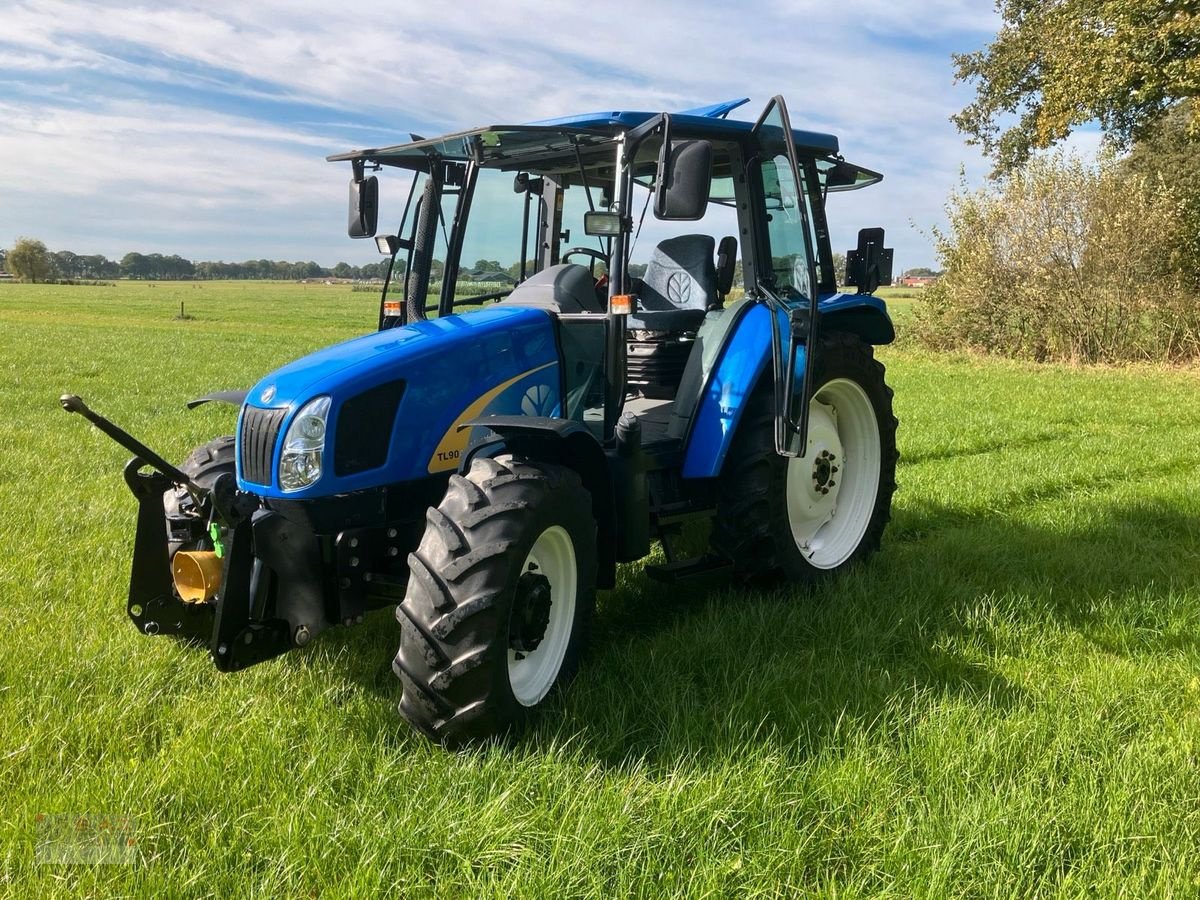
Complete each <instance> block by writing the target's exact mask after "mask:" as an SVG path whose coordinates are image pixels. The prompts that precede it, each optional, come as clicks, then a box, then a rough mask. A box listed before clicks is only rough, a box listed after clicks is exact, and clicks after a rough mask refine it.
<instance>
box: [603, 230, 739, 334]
mask: <svg viewBox="0 0 1200 900" xmlns="http://www.w3.org/2000/svg"><path fill="white" fill-rule="evenodd" d="M715 247H716V241H714V240H713V239H712V237H711V236H710V235H707V234H682V235H680V236H679V237H673V238H668V239H667V240H665V241H662V242H661V243H659V245H658V246H657V247H655V248H654V255H653V256H651V257H650V263H649V265H647V266H646V274H645V275H643V276H642V288H641V291H640V292H639V293H638V310H637V312H635V313H631V314H630V315H629V316H628V318H627V319H626V327H627V328H629V329H630V330H631V331H677V332H678V331H692V332H694V331H697V330H698V329H699V328H700V325H701V324H702V323H703V322H704V314H705V313H706V312H708V311H709V310H710V309H718V308H720V295H719V293H718V291H717V269H716V266H715V265H713V250H714V249H715Z"/></svg>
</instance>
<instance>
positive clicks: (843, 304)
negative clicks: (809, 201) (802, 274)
mask: <svg viewBox="0 0 1200 900" xmlns="http://www.w3.org/2000/svg"><path fill="white" fill-rule="evenodd" d="M820 311H821V323H820V327H821V328H822V329H823V330H826V331H846V332H849V333H851V334H855V335H858V336H859V337H860V338H862V339H863V340H864V341H865V342H866V343H868V344H887V343H890V342H891V341H892V340H894V339H895V336H896V334H895V329H894V328H893V327H892V320H891V318H890V317H889V316H888V314H887V307H886V306H885V305H884V302H883V301H882V300H880V299H879V298H877V297H872V296H870V295H868V294H835V295H834V296H832V297H828V298H826V299H824V300H822V301H821V304H820ZM780 327H782V328H784V329H786V328H787V325H786V323H784V322H783V321H782V320H781V325H780ZM785 333H786V332H785ZM804 356H805V354H804V350H803V349H800V350H798V351H797V353H796V366H797V377H798V378H802V377H803V376H802V373H803V371H804ZM770 364H771V314H770V311H769V309H768V308H767V305H766V304H765V303H761V302H759V303H755V302H751V303H750V304H749V306H748V308H747V309H746V310H745V312H744V313H742V315H741V318H740V319H739V321H738V322H737V324H736V325H735V326H734V327H733V328H732V329H731V330H730V332H729V334H728V335H727V336H726V338H725V345H724V346H723V347H722V348H721V350H720V355H719V357H718V359H717V362H716V364H715V365H714V366H713V367H712V371H711V374H710V375H709V378H708V381H707V382H706V383H705V385H704V387H703V389H702V391H701V394H700V400H699V402H698V403H697V408H696V413H695V416H694V418H693V423H692V427H691V430H690V432H689V433H688V437H687V443H686V445H685V447H684V457H683V470H682V475H683V477H684V478H715V477H716V476H717V475H718V474H720V472H721V466H722V465H724V463H725V455H726V454H727V453H728V452H729V445H730V444H731V443H732V441H733V435H734V433H735V432H736V431H737V427H738V423H739V422H740V421H741V418H742V411H743V410H744V409H745V408H746V405H747V403H748V402H749V400H750V395H751V394H752V393H753V391H754V388H755V387H756V386H757V384H758V382H759V379H760V378H761V377H763V373H764V372H765V371H766V370H767V369H768V368H769V367H770ZM768 377H772V376H768Z"/></svg>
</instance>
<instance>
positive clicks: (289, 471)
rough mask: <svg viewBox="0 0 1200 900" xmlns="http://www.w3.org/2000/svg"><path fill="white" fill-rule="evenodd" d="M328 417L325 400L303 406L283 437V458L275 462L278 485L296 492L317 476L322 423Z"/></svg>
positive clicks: (322, 398)
mask: <svg viewBox="0 0 1200 900" xmlns="http://www.w3.org/2000/svg"><path fill="white" fill-rule="evenodd" d="M328 416H329V398H328V397H318V398H317V399H316V400H312V401H310V402H308V403H306V404H305V405H304V407H303V408H302V409H301V410H300V412H299V414H298V415H297V416H296V418H294V419H293V420H292V424H291V426H290V427H289V428H288V430H287V434H285V435H284V436H283V455H282V456H281V457H280V459H279V486H280V487H281V488H283V489H284V490H285V491H298V490H300V489H301V488H306V487H308V486H309V485H310V484H313V483H314V482H316V480H317V479H318V478H320V477H321V456H322V455H323V454H324V452H325V420H326V419H327V418H328Z"/></svg>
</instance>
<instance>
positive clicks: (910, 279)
mask: <svg viewBox="0 0 1200 900" xmlns="http://www.w3.org/2000/svg"><path fill="white" fill-rule="evenodd" d="M937 280H938V276H936V275H905V276H904V277H903V278H901V279H900V286H901V287H910V288H927V287H929V286H930V285H931V284H936V283H937Z"/></svg>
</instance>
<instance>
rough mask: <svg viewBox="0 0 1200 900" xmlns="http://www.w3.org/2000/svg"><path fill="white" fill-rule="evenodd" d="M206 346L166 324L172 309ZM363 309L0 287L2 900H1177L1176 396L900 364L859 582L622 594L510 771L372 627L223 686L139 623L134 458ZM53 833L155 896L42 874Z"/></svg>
mask: <svg viewBox="0 0 1200 900" xmlns="http://www.w3.org/2000/svg"><path fill="white" fill-rule="evenodd" d="M181 299H182V300H183V301H184V302H185V304H186V309H187V312H188V313H189V314H190V315H192V316H194V318H193V319H190V320H185V321H179V320H176V319H175V318H174V316H175V314H176V313H177V311H178V305H179V301H180V300H181ZM374 313H375V301H374V299H373V298H372V296H371V295H370V294H364V293H351V292H350V289H349V287H348V286H341V287H327V286H318V285H312V286H297V285H274V284H256V283H231V284H215V283H214V284H203V285H166V284H163V285H158V286H151V285H148V284H121V285H119V286H117V287H40V286H22V285H12V284H7V285H0V368H2V374H3V377H2V378H0V547H2V548H3V553H4V556H3V562H0V603H2V604H3V605H2V606H0V611H2V613H3V623H4V629H3V639H2V640H0V648H2V653H0V785H3V787H2V788H0V791H2V793H3V798H4V799H3V802H2V803H0V887H2V888H3V890H4V892H5V893H7V894H9V895H12V896H23V897H39V898H40V897H48V896H55V895H67V894H78V895H103V896H112V895H124V896H215V897H250V896H257V897H284V896H289V897H315V896H329V897H334V896H336V897H341V896H364V897H374V896H381V895H383V894H384V893H385V892H386V893H387V894H388V895H391V896H426V895H429V896H443V897H455V898H457V897H467V896H478V895H490V896H546V897H569V896H599V897H606V898H607V897H623V896H631V895H636V896H654V895H680V896H689V897H697V896H714V897H727V896H778V895H794V894H797V893H802V892H803V893H812V894H817V895H825V896H839V897H854V896H893V897H946V896H963V897H993V896H994V897H1027V896H1035V895H1038V896H1051V895H1061V896H1096V895H1100V896H1118V895H1123V896H1130V897H1151V896H1167V895H1176V896H1195V895H1197V894H1198V893H1200V868H1198V867H1197V857H1198V847H1200V492H1198V491H1197V478H1196V475H1197V470H1198V467H1200V404H1198V402H1197V389H1198V388H1200V374H1198V373H1197V372H1194V371H1157V370H1151V369H1143V370H1134V371H1114V370H1102V369H1070V368H1057V367H1036V368H1035V367H1030V366H1020V365H1015V364H1009V363H1005V362H995V361H981V360H979V359H976V358H970V357H948V356H929V355H923V354H921V353H918V352H916V351H911V350H897V349H892V348H885V349H884V350H882V351H881V353H880V356H881V358H882V359H883V360H884V361H885V363H886V364H887V366H888V370H889V379H890V381H891V383H892V384H893V385H894V387H895V389H896V409H897V413H898V415H899V416H900V419H901V421H902V425H901V432H900V445H901V451H902V453H903V459H902V461H901V466H900V472H899V481H900V483H901V489H900V491H899V492H898V493H897V495H896V503H895V514H894V518H893V522H892V525H891V527H890V529H889V531H888V532H887V534H886V536H885V546H884V549H883V552H882V553H880V554H879V555H878V556H877V557H876V558H875V559H874V560H873V561H872V563H871V564H870V565H869V566H868V567H865V568H863V569H860V570H858V571H856V572H855V573H853V574H852V575H851V576H850V577H847V578H845V579H843V580H841V581H839V582H838V583H836V584H833V585H829V586H827V587H825V588H822V589H820V590H818V591H816V592H812V593H804V592H793V591H790V590H780V591H778V592H770V593H753V592H749V591H746V590H742V589H737V588H734V587H730V586H728V585H722V584H719V583H718V584H715V585H712V586H710V587H707V588H704V587H701V588H697V587H694V586H687V587H679V588H674V589H672V588H664V587H661V586H658V585H655V584H653V583H651V582H649V581H648V580H647V579H646V578H645V577H644V576H643V575H642V574H641V573H640V571H639V570H638V569H637V568H635V567H626V568H625V569H623V570H622V572H621V574H620V585H619V587H618V589H617V590H615V591H613V592H611V593H609V594H607V595H605V596H604V597H603V599H602V601H601V606H600V610H599V613H598V621H597V627H596V634H595V640H594V644H593V652H592V654H591V656H590V658H589V660H588V661H587V662H586V663H585V665H584V668H583V670H582V672H581V675H580V677H579V679H578V681H577V682H576V683H575V684H574V685H573V687H572V689H571V690H570V691H569V692H568V693H567V694H566V695H565V696H563V697H562V698H561V699H559V700H557V701H555V703H554V704H553V706H552V708H551V709H550V711H549V714H548V715H546V716H544V717H543V719H542V720H541V722H540V723H539V725H538V726H537V727H536V728H535V729H534V730H533V731H532V733H530V734H528V735H527V737H526V738H525V739H524V740H522V741H521V742H519V743H518V744H516V745H515V746H511V747H492V748H488V749H485V750H481V751H474V752H463V753H457V754H450V753H446V752H443V751H442V750H439V749H437V748H436V747H434V746H432V745H430V744H429V743H428V742H426V741H424V740H423V739H420V738H417V737H416V736H414V735H413V734H411V733H410V732H409V731H408V729H407V727H406V726H405V725H404V723H403V722H402V721H401V720H400V719H399V717H398V715H397V714H396V712H395V704H396V702H397V701H398V699H399V696H398V694H399V690H398V683H397V682H396V681H395V679H394V678H393V676H392V673H391V670H390V667H389V661H390V657H391V655H392V653H393V651H394V650H395V644H396V642H397V626H396V625H395V622H394V620H393V619H392V616H391V613H390V612H388V611H381V612H379V613H376V614H375V615H374V617H372V618H370V619H369V620H368V623H367V625H366V626H365V627H361V628H358V629H356V630H349V631H346V630H343V631H339V632H331V633H330V634H328V635H325V636H323V637H322V638H321V640H319V641H317V642H314V645H313V646H312V647H311V648H308V649H306V650H303V651H298V652H295V653H292V654H290V655H288V656H286V657H284V658H282V659H280V660H278V661H274V662H271V663H267V664H265V665H262V666H259V667H257V668H255V669H253V670H251V671H249V672H246V673H244V674H240V675H236V676H227V675H220V674H218V673H217V672H216V671H215V669H214V668H213V667H212V665H211V663H210V662H209V660H208V659H207V657H206V655H205V654H203V653H201V652H195V651H193V652H188V651H187V650H186V649H185V648H184V647H182V646H179V645H177V644H175V643H173V642H171V641H170V640H169V639H156V640H150V639H147V638H145V637H141V636H139V635H138V634H137V633H136V631H135V630H134V628H133V627H132V626H131V625H130V624H129V622H128V621H127V619H126V617H125V614H124V592H125V589H126V578H127V566H128V557H129V553H130V545H131V539H132V534H133V516H134V503H133V500H132V498H131V497H130V495H129V493H128V492H127V490H126V489H125V487H124V486H123V484H122V482H121V477H120V470H121V466H122V465H123V464H124V462H125V460H126V457H127V454H126V453H125V452H124V451H122V450H120V449H118V448H117V447H116V446H115V445H114V444H112V443H111V442H110V441H109V440H108V439H106V438H104V437H103V436H102V435H100V434H99V433H98V432H96V431H95V430H94V429H91V428H89V427H87V426H86V425H85V423H84V422H82V421H81V420H80V419H78V418H76V417H68V416H67V415H64V414H63V412H62V411H61V410H60V409H59V408H58V404H57V402H56V398H57V397H58V395H59V394H61V393H63V392H66V391H71V392H75V393H79V394H80V395H82V396H83V397H84V398H85V399H87V400H88V401H89V402H90V403H91V404H92V405H93V406H94V407H95V408H96V409H98V410H99V411H102V412H104V413H106V414H108V415H110V416H112V417H113V418H114V419H116V420H117V421H118V422H120V423H122V424H124V425H126V426H127V427H128V428H129V429H130V430H132V431H133V432H134V433H135V434H138V435H139V436H142V437H143V438H144V439H145V440H146V441H147V442H148V443H150V444H151V445H152V446H155V447H157V448H160V449H162V450H163V451H164V453H165V455H167V456H168V457H170V458H177V459H178V458H182V456H183V455H184V454H185V453H186V452H187V450H188V449H189V448H190V447H191V446H193V445H195V444H199V443H201V442H203V441H204V440H206V439H207V438H209V437H210V436H212V435H215V434H218V433H228V432H229V431H230V430H231V429H232V424H233V416H234V413H233V411H232V410H231V409H229V408H221V407H217V406H215V405H214V406H210V407H204V408H201V409H199V410H196V411H194V412H188V411H187V410H186V409H185V408H184V406H183V404H184V401H186V400H187V399H189V398H191V397H194V396H197V395H199V394H200V393H203V392H206V391H208V390H210V389H214V388H232V387H241V386H246V385H248V384H250V383H251V382H253V381H255V380H256V379H257V378H259V377H260V376H261V375H262V374H264V373H265V372H266V371H268V370H269V369H271V368H272V367H274V366H276V365H277V364H279V363H282V362H284V361H286V360H289V359H291V358H293V357H295V356H297V355H298V354H300V353H303V352H305V351H307V350H310V349H313V348H316V347H319V346H322V345H325V344H328V343H330V342H331V341H333V340H336V339H339V338H342V337H346V336H350V335H352V334H355V333H359V332H362V331H366V330H368V329H369V328H371V327H372V322H373V316H374ZM39 814H46V815H60V814H75V815H78V814H88V815H98V814H103V815H109V816H128V817H130V818H131V820H132V821H133V823H134V828H135V832H136V835H137V840H138V845H137V852H138V854H139V857H140V861H139V862H137V863H136V864H133V865H108V866H102V865H58V864H55V865H47V864H38V863H37V862H36V861H35V843H36V837H35V822H36V818H37V816H38V815H39Z"/></svg>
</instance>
